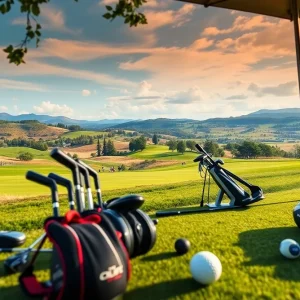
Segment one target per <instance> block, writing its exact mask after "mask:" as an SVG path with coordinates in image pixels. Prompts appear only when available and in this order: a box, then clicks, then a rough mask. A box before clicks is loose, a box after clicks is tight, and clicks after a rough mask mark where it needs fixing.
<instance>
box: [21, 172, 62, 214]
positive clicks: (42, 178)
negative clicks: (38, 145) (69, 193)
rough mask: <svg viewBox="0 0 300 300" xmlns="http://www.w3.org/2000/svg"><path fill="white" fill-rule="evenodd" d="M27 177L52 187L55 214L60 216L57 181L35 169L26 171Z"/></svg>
mask: <svg viewBox="0 0 300 300" xmlns="http://www.w3.org/2000/svg"><path fill="white" fill-rule="evenodd" d="M26 179H28V180H31V181H34V182H36V183H39V184H42V185H45V186H48V187H50V189H51V194H52V207H53V214H54V216H55V217H58V216H59V203H58V193H57V185H56V182H55V181H54V180H53V179H51V178H48V177H46V176H43V175H41V174H38V173H36V172H33V171H28V172H27V173H26Z"/></svg>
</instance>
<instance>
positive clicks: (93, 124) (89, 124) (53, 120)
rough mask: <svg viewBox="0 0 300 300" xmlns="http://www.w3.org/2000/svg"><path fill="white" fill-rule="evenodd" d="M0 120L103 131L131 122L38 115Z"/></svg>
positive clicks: (9, 116) (25, 115)
mask: <svg viewBox="0 0 300 300" xmlns="http://www.w3.org/2000/svg"><path fill="white" fill-rule="evenodd" d="M0 120H3V121H11V122H16V121H24V120H37V121H39V122H40V123H44V124H57V123H62V124H64V125H80V126H81V127H83V128H85V129H102V128H106V127H109V126H113V125H117V124H122V123H125V122H129V121H131V120H128V119H113V120H108V119H104V120H99V121H87V120H75V119H70V118H67V117H64V116H48V115H36V114H22V115H18V116H13V115H10V114H7V113H0Z"/></svg>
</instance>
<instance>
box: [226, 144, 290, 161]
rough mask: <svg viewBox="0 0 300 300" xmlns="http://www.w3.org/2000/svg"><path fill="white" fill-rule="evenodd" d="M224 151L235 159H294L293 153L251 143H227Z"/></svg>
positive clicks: (276, 147) (275, 147)
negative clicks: (228, 152)
mask: <svg viewBox="0 0 300 300" xmlns="http://www.w3.org/2000/svg"><path fill="white" fill-rule="evenodd" d="M225 150H228V151H230V152H231V153H232V155H233V156H234V157H237V158H257V157H295V154H294V153H293V152H286V151H284V150H282V149H280V148H279V147H278V146H270V145H267V144H263V143H257V142H253V141H243V142H242V143H229V144H227V145H226V146H225Z"/></svg>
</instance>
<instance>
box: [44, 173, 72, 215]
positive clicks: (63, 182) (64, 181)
mask: <svg viewBox="0 0 300 300" xmlns="http://www.w3.org/2000/svg"><path fill="white" fill-rule="evenodd" d="M48 177H49V178H51V179H53V180H55V181H56V183H57V184H59V185H61V186H64V187H66V188H67V190H68V199H69V207H70V209H71V210H73V209H75V202H74V196H73V185H72V182H71V181H70V180H68V179H66V178H64V177H61V176H59V175H57V174H55V173H49V174H48Z"/></svg>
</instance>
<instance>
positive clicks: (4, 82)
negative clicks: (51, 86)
mask: <svg viewBox="0 0 300 300" xmlns="http://www.w3.org/2000/svg"><path fill="white" fill-rule="evenodd" d="M0 89H8V90H23V91H31V92H44V91H46V90H47V89H46V88H45V87H43V86H41V85H39V84H35V83H31V82H27V81H18V80H11V79H3V78H0Z"/></svg>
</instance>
